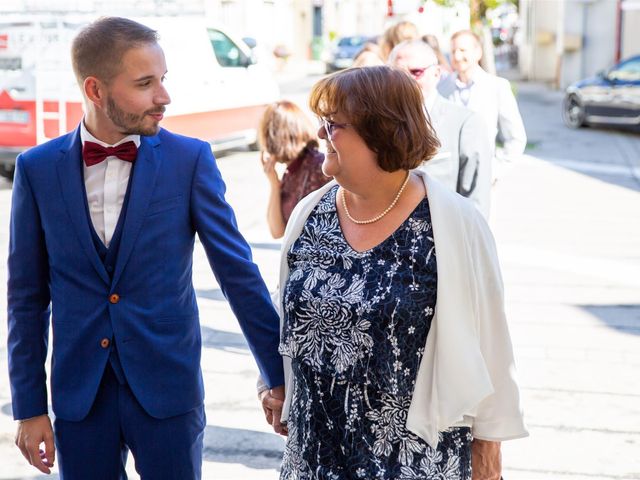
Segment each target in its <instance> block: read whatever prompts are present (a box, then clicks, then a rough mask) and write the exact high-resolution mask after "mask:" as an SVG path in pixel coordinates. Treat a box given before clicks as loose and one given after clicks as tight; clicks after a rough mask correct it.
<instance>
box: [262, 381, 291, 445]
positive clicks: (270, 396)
mask: <svg viewBox="0 0 640 480" xmlns="http://www.w3.org/2000/svg"><path fill="white" fill-rule="evenodd" d="M260 401H261V402H262V410H264V416H265V418H266V419H267V423H268V424H269V425H271V426H273V430H274V432H276V433H279V434H280V435H287V434H288V433H289V432H288V431H287V427H286V425H284V424H282V423H280V416H281V415H282V407H283V406H284V385H280V386H279V387H275V388H272V389H271V390H264V391H263V392H261V393H260Z"/></svg>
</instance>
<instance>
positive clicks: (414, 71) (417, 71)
mask: <svg viewBox="0 0 640 480" xmlns="http://www.w3.org/2000/svg"><path fill="white" fill-rule="evenodd" d="M436 65H438V64H437V63H432V64H431V65H427V66H426V67H424V68H409V69H407V70H408V71H409V73H410V74H411V76H412V77H413V78H416V79H417V78H420V77H422V75H424V72H426V71H427V70H428V69H430V68H431V67H435V66H436Z"/></svg>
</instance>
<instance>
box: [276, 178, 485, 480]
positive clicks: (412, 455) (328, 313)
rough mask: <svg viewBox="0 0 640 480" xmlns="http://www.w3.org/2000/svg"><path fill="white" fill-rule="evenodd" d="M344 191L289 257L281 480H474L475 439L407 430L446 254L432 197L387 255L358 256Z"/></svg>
mask: <svg viewBox="0 0 640 480" xmlns="http://www.w3.org/2000/svg"><path fill="white" fill-rule="evenodd" d="M337 188H338V187H337V186H336V187H334V188H332V189H331V190H329V191H328V192H327V193H326V194H325V195H324V196H323V197H322V199H321V200H320V202H319V203H318V205H316V207H315V208H314V210H313V211H312V213H311V215H310V216H309V218H308V219H307V221H306V223H305V226H304V228H303V231H302V233H301V234H300V236H299V238H298V239H297V240H296V241H295V242H294V244H293V245H292V246H291V249H290V250H289V252H288V257H287V261H288V265H289V271H290V276H289V281H288V282H287V284H286V286H285V290H284V299H283V307H284V327H283V332H282V341H281V345H280V352H281V353H282V354H283V355H286V356H289V357H291V359H292V370H293V376H294V381H293V385H292V386H291V388H292V396H293V398H292V403H291V409H290V412H289V420H288V428H289V436H288V438H287V443H286V447H285V452H284V458H283V464H282V470H281V476H280V478H281V480H311V479H314V480H316V479H317V480H346V479H371V480H372V479H381V480H391V479H397V480H413V479H416V480H417V479H434V480H435V479H437V480H466V479H470V478H471V448H470V445H471V440H472V437H471V432H470V429H469V428H466V427H459V428H451V429H450V430H447V431H445V432H440V434H439V435H440V438H439V440H440V441H439V444H438V448H437V449H436V450H434V449H432V448H431V447H430V446H429V445H427V444H426V443H425V442H424V440H422V439H421V438H420V437H418V436H416V435H415V434H413V433H412V432H410V431H408V430H407V428H406V419H407V412H408V410H409V406H410V404H411V397H412V394H413V389H414V386H415V379H416V375H417V372H418V368H419V366H420V362H421V360H422V356H423V353H424V346H425V343H426V338H427V335H428V332H429V327H430V325H431V320H432V318H433V314H434V308H435V303H436V293H437V292H436V290H437V268H436V252H435V246H434V243H433V234H432V230H431V217H430V212H429V204H428V201H427V199H426V198H425V199H424V200H423V201H422V202H421V203H420V204H419V205H418V206H417V207H416V208H415V210H414V211H413V212H412V213H411V215H410V216H409V218H408V219H407V220H405V221H404V222H403V224H402V225H401V226H400V227H399V228H398V229H397V230H396V231H395V232H393V233H392V234H391V235H390V236H389V237H388V238H387V239H385V240H384V241H383V242H382V243H380V244H379V245H377V246H376V247H374V248H372V249H370V250H367V251H364V252H358V251H355V250H354V249H353V248H351V246H350V245H349V244H348V242H347V241H346V239H345V238H344V235H343V234H342V230H341V228H340V223H339V221H338V216H337V212H336V208H335V204H336V192H337Z"/></svg>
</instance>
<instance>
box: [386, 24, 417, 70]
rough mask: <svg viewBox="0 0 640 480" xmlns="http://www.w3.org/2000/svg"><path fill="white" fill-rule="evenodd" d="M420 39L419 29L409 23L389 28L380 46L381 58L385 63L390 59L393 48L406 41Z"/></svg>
mask: <svg viewBox="0 0 640 480" xmlns="http://www.w3.org/2000/svg"><path fill="white" fill-rule="evenodd" d="M419 37H420V34H419V33H418V27H416V25H415V24H414V23H411V22H409V21H403V22H398V23H396V24H395V25H392V26H390V27H389V28H387V29H386V30H385V32H384V34H383V35H382V41H381V44H380V50H381V52H380V53H381V56H382V59H383V60H384V61H386V60H387V58H389V54H390V53H391V50H393V47H395V46H396V45H398V44H399V43H402V42H404V41H405V40H415V39H417V38H419Z"/></svg>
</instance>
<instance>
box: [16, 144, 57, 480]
mask: <svg viewBox="0 0 640 480" xmlns="http://www.w3.org/2000/svg"><path fill="white" fill-rule="evenodd" d="M9 231H10V238H9V261H8V269H9V282H8V288H7V292H8V294H7V305H8V313H9V315H8V339H7V350H8V356H9V379H10V383H11V400H12V406H13V416H14V418H15V419H16V420H21V421H20V423H19V425H18V432H17V434H16V445H17V446H18V448H20V451H21V452H22V454H23V455H24V456H25V458H26V459H27V460H28V461H29V463H30V464H31V465H33V466H34V467H36V468H37V469H38V470H40V471H41V472H44V473H50V467H51V466H53V462H54V457H55V447H54V443H53V430H52V428H51V422H50V421H49V417H48V416H47V387H46V372H45V367H44V365H45V361H46V358H47V343H48V338H49V316H50V308H49V303H50V301H51V294H50V291H49V268H48V257H47V252H46V245H45V240H44V232H43V231H42V226H41V221H40V212H39V211H38V206H37V204H36V201H35V198H34V195H33V192H32V190H31V185H30V184H29V180H28V177H27V173H26V171H25V166H24V162H23V159H22V158H21V157H20V156H19V157H18V160H17V161H16V174H15V178H14V183H13V193H12V201H11V220H10V227H9ZM43 442H44V444H45V450H44V452H43V453H42V454H41V453H40V451H39V448H40V444H41V443H43Z"/></svg>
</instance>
